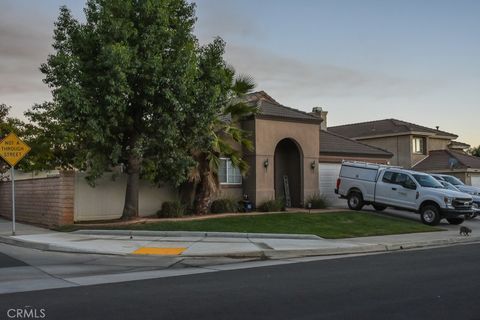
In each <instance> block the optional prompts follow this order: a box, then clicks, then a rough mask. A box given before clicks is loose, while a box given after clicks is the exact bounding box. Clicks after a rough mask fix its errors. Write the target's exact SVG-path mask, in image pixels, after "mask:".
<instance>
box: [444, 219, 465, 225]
mask: <svg viewBox="0 0 480 320" xmlns="http://www.w3.org/2000/svg"><path fill="white" fill-rule="evenodd" d="M447 221H448V223H450V224H453V225H458V224H462V223H463V221H465V219H463V218H447Z"/></svg>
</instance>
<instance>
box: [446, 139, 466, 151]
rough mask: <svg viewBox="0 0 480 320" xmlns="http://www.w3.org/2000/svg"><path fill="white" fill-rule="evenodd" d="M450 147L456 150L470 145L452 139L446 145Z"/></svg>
mask: <svg viewBox="0 0 480 320" xmlns="http://www.w3.org/2000/svg"><path fill="white" fill-rule="evenodd" d="M448 147H449V148H450V149H457V150H465V149H468V148H470V145H469V144H468V143H464V142H460V141H452V142H450V144H449V145H448Z"/></svg>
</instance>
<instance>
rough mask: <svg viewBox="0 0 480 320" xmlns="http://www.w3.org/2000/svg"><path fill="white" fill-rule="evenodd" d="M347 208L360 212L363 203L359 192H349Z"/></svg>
mask: <svg viewBox="0 0 480 320" xmlns="http://www.w3.org/2000/svg"><path fill="white" fill-rule="evenodd" d="M347 202H348V207H349V208H350V209H351V210H357V211H358V210H362V208H363V206H364V203H363V196H362V194H361V193H360V192H355V191H353V192H350V193H349V194H348V201H347Z"/></svg>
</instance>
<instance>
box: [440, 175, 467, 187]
mask: <svg viewBox="0 0 480 320" xmlns="http://www.w3.org/2000/svg"><path fill="white" fill-rule="evenodd" d="M442 178H443V179H445V180H447V181H448V182H450V183H451V184H453V185H454V186H463V185H464V183H463V182H462V181H461V180H460V179H458V178H455V177H452V176H442Z"/></svg>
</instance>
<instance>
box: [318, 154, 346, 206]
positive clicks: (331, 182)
mask: <svg viewBox="0 0 480 320" xmlns="http://www.w3.org/2000/svg"><path fill="white" fill-rule="evenodd" d="M340 167H341V164H339V163H319V165H318V169H319V175H318V178H319V186H320V193H321V194H323V195H325V196H326V197H327V199H328V200H329V201H330V203H331V205H332V206H341V207H345V206H346V204H347V202H346V201H345V200H343V199H339V198H338V195H336V194H335V192H334V190H335V187H336V185H337V179H338V174H339V173H340Z"/></svg>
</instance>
